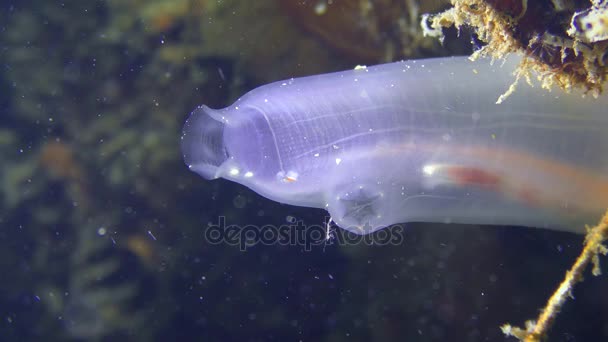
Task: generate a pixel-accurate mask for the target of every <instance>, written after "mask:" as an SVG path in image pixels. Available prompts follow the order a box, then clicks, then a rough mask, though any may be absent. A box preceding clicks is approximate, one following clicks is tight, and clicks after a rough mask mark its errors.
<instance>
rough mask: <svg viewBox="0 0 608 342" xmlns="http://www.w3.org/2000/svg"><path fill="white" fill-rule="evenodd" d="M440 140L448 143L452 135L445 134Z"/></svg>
mask: <svg viewBox="0 0 608 342" xmlns="http://www.w3.org/2000/svg"><path fill="white" fill-rule="evenodd" d="M441 139H443V141H450V140H452V135H451V134H450V133H446V134H444V135H442V136H441Z"/></svg>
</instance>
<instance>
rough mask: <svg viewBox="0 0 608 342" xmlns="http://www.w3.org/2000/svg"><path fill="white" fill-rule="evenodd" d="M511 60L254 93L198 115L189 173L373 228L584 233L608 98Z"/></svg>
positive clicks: (415, 64) (424, 65) (378, 71)
mask: <svg viewBox="0 0 608 342" xmlns="http://www.w3.org/2000/svg"><path fill="white" fill-rule="evenodd" d="M518 61H519V57H517V56H511V57H509V58H508V59H507V60H506V61H495V62H491V61H490V60H487V59H479V60H477V61H474V62H472V61H470V60H469V59H468V58H466V57H449V58H437V59H424V60H411V61H401V62H395V63H389V64H383V65H377V66H373V67H367V68H357V69H354V70H348V71H343V72H337V73H330V74H324V75H317V76H310V77H303V78H296V79H290V80H285V81H280V82H275V83H271V84H268V85H265V86H261V87H259V88H257V89H254V90H252V91H250V92H249V93H247V94H245V95H244V96H243V97H241V98H240V99H238V100H237V101H236V102H235V103H234V104H233V105H232V106H229V107H226V108H224V109H219V110H214V109H210V108H208V107H206V106H201V107H198V108H197V109H195V110H194V111H193V112H192V114H191V115H190V118H189V119H188V120H187V121H186V124H185V125H184V129H183V135H182V139H181V148H182V153H183V156H184V160H185V162H186V164H187V165H188V166H189V168H190V170H192V171H194V172H197V173H199V174H200V175H201V176H203V177H204V178H206V179H215V178H218V177H222V178H226V179H229V180H232V181H235V182H238V183H240V184H243V185H245V186H247V187H249V188H250V189H252V190H253V191H255V192H257V193H259V194H261V195H263V196H265V197H267V198H270V199H272V200H275V201H278V202H282V203H287V204H292V205H298V206H307V207H316V208H324V209H326V210H327V211H328V212H329V214H330V215H331V217H332V219H333V221H334V222H335V223H336V224H337V225H338V226H340V227H342V228H345V229H348V230H350V231H352V232H355V233H357V234H367V233H370V232H373V231H375V230H378V229H381V228H383V227H387V226H389V225H392V224H396V223H405V222H414V221H416V222H442V223H451V222H454V223H469V224H504V225H520V226H529V227H540V228H552V229H560V230H572V231H581V230H583V227H584V224H585V223H591V222H595V221H596V220H597V218H598V217H599V216H600V215H601V213H602V212H603V210H605V209H606V207H608V134H607V132H608V113H607V108H608V97H607V96H605V95H601V96H600V97H599V98H597V99H595V98H592V97H590V96H587V97H584V96H583V94H581V93H578V92H576V91H574V92H573V93H571V94H566V93H564V92H562V91H559V90H557V89H554V90H553V91H551V92H549V91H547V90H545V89H542V88H541V87H540V86H534V87H533V86H530V85H528V84H526V83H525V82H520V84H519V86H518V88H517V91H516V92H515V93H514V94H512V95H511V96H510V97H508V98H507V99H506V100H505V101H504V103H502V104H496V100H497V98H498V97H499V96H500V94H502V93H504V92H505V91H506V90H507V89H508V88H509V85H510V84H511V83H512V82H513V80H514V76H513V71H514V70H515V67H516V65H517V63H518Z"/></svg>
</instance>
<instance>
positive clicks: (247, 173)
mask: <svg viewBox="0 0 608 342" xmlns="http://www.w3.org/2000/svg"><path fill="white" fill-rule="evenodd" d="M243 176H245V178H251V177H253V172H251V171H247V172H245V174H244V175H243Z"/></svg>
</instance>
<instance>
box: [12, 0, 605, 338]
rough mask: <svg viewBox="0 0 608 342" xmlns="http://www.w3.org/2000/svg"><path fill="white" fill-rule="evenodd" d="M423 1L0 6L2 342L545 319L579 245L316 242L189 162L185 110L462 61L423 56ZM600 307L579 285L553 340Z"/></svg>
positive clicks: (553, 237)
mask: <svg viewBox="0 0 608 342" xmlns="http://www.w3.org/2000/svg"><path fill="white" fill-rule="evenodd" d="M419 3H420V6H419V8H418V6H417V5H416V2H415V1H406V0H399V1H398V0H376V1H359V0H353V1H345V0H342V1H340V0H333V1H332V0H314V1H296V0H293V1H288V0H285V1H278V0H257V1H247V0H224V1H220V0H213V1H212V0H174V1H169V0H132V1H125V0H82V1H78V0H68V1H51V0H19V1H10V0H0V158H1V159H0V162H1V163H0V277H1V280H0V340H1V341H42V340H43V341H505V340H511V339H507V338H505V337H503V335H502V333H501V331H500V329H499V326H500V325H501V324H503V323H507V322H509V323H512V324H515V325H523V322H524V321H525V320H528V319H533V318H535V317H536V315H537V313H538V312H539V309H540V308H541V307H542V306H543V305H544V303H545V301H546V300H547V298H548V297H549V295H550V294H551V293H552V291H553V290H554V288H555V287H556V286H557V284H558V283H559V282H560V281H561V279H562V277H563V275H564V273H565V271H566V270H567V269H568V268H569V266H570V265H571V263H572V262H573V261H574V259H575V258H576V256H577V255H578V253H579V252H580V250H581V248H582V242H583V236H580V235H575V234H570V233H564V232H556V231H547V230H540V229H531V228H521V227H480V226H472V225H438V224H422V223H420V224H404V225H400V226H396V227H392V228H390V229H387V230H384V231H380V232H378V233H376V234H374V235H372V236H368V237H365V238H360V237H359V238H357V237H353V236H348V235H346V234H345V233H344V232H343V231H334V232H333V238H332V239H330V240H326V237H325V221H326V220H327V217H326V213H325V212H324V211H322V210H317V209H308V208H298V207H293V206H288V205H281V204H279V203H275V202H272V201H270V200H267V199H265V198H263V197H261V196H258V195H257V194H255V193H253V192H252V191H250V190H248V189H247V188H244V187H242V186H240V185H238V184H234V183H231V182H228V181H224V180H215V181H205V180H204V179H202V178H200V177H199V176H197V175H196V174H194V173H192V172H189V171H188V169H187V167H186V166H185V165H184V163H183V162H182V158H181V155H180V150H179V140H180V134H181V128H182V125H183V123H184V121H185V119H186V118H187V116H188V114H189V112H190V111H191V110H192V109H194V108H195V107H196V106H197V105H200V104H207V105H209V106H211V107H214V108H220V107H224V106H227V105H229V104H230V103H232V101H234V100H235V99H236V98H238V97H239V96H240V95H242V94H244V93H245V92H246V91H248V90H250V89H252V88H254V87H256V86H259V85H261V84H264V83H268V82H271V81H276V80H280V79H285V78H289V77H296V76H302V75H310V74H315V73H324V72H330V71H337V70H343V69H349V68H352V67H354V66H355V65H357V64H367V65H371V64H377V63H381V62H387V61H392V60H397V59H401V58H422V57H432V56H441V55H449V54H466V53H470V49H471V47H470V41H471V40H475V39H472V38H471V36H470V34H468V33H467V32H460V35H459V38H458V37H457V36H458V35H457V34H456V32H448V37H447V39H446V42H445V43H444V45H443V46H442V45H440V44H439V43H438V42H437V41H436V40H435V39H432V38H422V37H421V36H420V32H419V31H420V30H419V22H418V20H419V19H418V18H419V15H420V14H421V13H425V12H437V11H439V10H442V9H444V8H446V7H447V6H448V5H449V4H447V1H424V2H422V1H420V2H419ZM590 223H592V222H590ZM222 224H223V227H219V226H220V225H222ZM226 226H230V227H228V228H230V229H223V228H226ZM272 227H275V228H274V230H273V228H272ZM279 230H280V231H281V232H282V233H285V232H287V233H289V234H291V235H289V236H287V237H286V238H285V239H278V238H277V236H276V235H273V234H275V233H276V232H278V231H279ZM294 232H295V233H294ZM264 234H267V235H264ZM284 237H285V236H284ZM603 265H604V267H603V268H604V270H606V266H605V265H608V263H607V262H604V264H603ZM607 288H608V279H607V278H606V276H600V277H593V276H591V274H590V272H588V273H586V279H585V281H584V282H583V283H581V284H579V285H578V286H577V287H576V288H575V290H574V292H573V295H574V297H575V299H574V300H571V301H570V302H568V303H567V304H566V306H565V307H564V310H563V311H562V312H561V313H560V315H559V316H558V318H557V321H556V322H555V326H554V327H553V329H552V330H551V332H550V334H549V341H602V340H608V315H607V314H608V291H606V289H607Z"/></svg>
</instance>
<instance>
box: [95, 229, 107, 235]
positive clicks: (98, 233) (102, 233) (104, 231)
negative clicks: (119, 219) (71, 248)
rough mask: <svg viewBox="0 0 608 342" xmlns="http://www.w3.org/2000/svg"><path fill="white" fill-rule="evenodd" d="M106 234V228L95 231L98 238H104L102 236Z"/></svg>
mask: <svg viewBox="0 0 608 342" xmlns="http://www.w3.org/2000/svg"><path fill="white" fill-rule="evenodd" d="M107 232H108V230H107V229H106V227H99V228H98V229H97V235H99V236H104V235H106V233H107Z"/></svg>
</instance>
